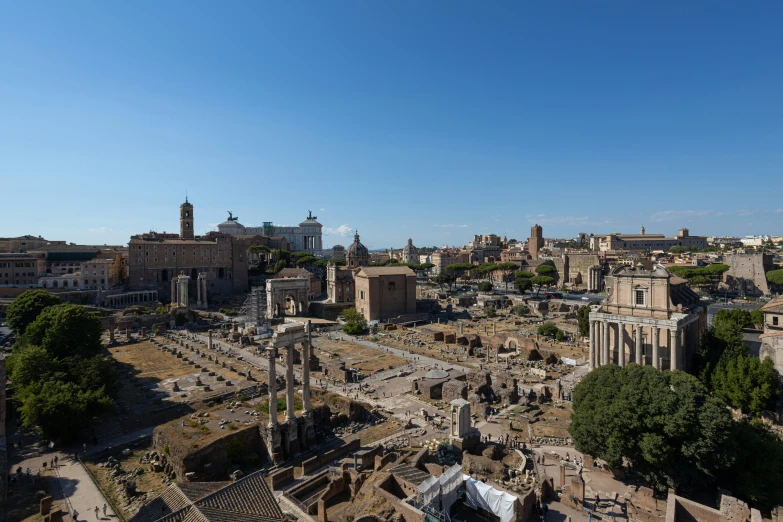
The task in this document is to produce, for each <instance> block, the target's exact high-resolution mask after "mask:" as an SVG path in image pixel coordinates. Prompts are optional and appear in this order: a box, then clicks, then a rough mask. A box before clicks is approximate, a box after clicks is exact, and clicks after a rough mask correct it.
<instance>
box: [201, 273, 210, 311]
mask: <svg viewBox="0 0 783 522" xmlns="http://www.w3.org/2000/svg"><path fill="white" fill-rule="evenodd" d="M201 281H202V283H203V285H204V290H202V294H201V305H202V306H203V307H204V308H207V307H209V301H208V300H207V274H204V278H203V279H202V280H201Z"/></svg>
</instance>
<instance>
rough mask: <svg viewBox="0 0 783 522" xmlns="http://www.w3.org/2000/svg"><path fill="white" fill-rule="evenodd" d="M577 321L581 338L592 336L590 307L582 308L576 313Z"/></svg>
mask: <svg viewBox="0 0 783 522" xmlns="http://www.w3.org/2000/svg"><path fill="white" fill-rule="evenodd" d="M576 319H577V322H578V324H579V335H580V336H581V337H587V336H588V335H590V307H589V306H581V307H580V308H579V310H577V311H576Z"/></svg>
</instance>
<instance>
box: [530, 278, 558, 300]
mask: <svg viewBox="0 0 783 522" xmlns="http://www.w3.org/2000/svg"><path fill="white" fill-rule="evenodd" d="M530 282H531V283H532V284H533V285H535V286H537V287H538V288H536V297H538V293H539V292H540V291H541V288H542V287H544V286H549V285H551V284H552V283H554V282H555V279H554V278H553V277H549V276H542V275H538V276H534V277H531V278H530Z"/></svg>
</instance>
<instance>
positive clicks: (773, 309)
mask: <svg viewBox="0 0 783 522" xmlns="http://www.w3.org/2000/svg"><path fill="white" fill-rule="evenodd" d="M761 311H762V312H769V313H773V314H783V297H778V298H776V299H773V300H772V301H770V302H769V303H767V304H765V305H764V306H762V307H761Z"/></svg>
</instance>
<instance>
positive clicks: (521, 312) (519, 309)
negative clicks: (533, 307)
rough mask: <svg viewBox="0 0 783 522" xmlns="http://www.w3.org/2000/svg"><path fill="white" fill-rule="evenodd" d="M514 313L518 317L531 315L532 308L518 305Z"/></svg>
mask: <svg viewBox="0 0 783 522" xmlns="http://www.w3.org/2000/svg"><path fill="white" fill-rule="evenodd" d="M514 313H515V314H517V315H520V316H521V315H527V314H529V313H530V308H528V306H527V305H516V306H515V307H514Z"/></svg>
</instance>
